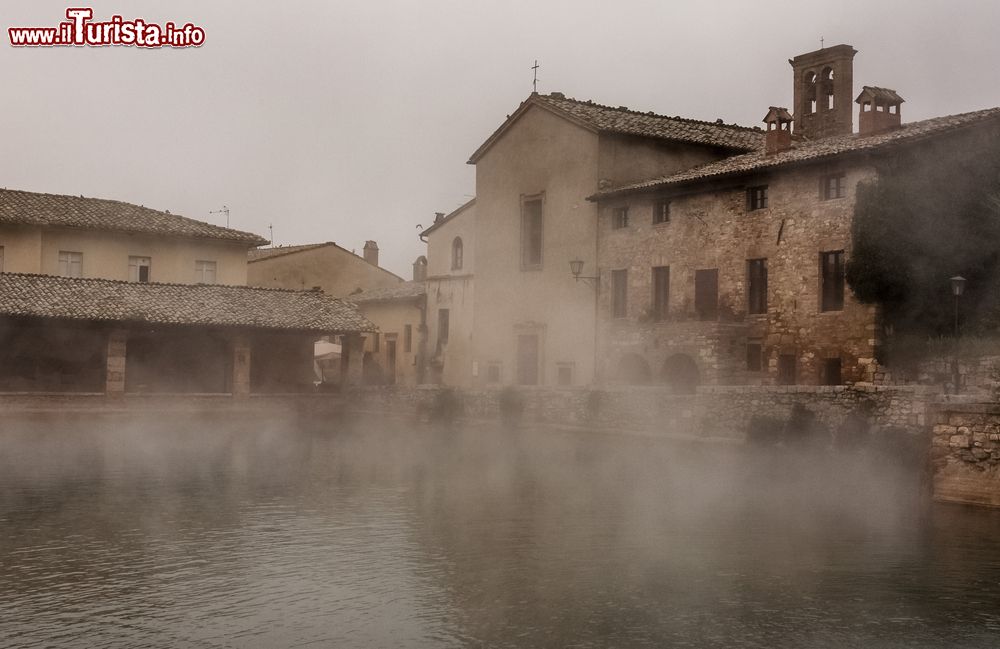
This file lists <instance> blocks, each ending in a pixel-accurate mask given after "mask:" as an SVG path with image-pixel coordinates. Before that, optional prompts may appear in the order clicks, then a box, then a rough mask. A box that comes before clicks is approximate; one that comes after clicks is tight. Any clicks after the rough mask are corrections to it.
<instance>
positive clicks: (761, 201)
mask: <svg viewBox="0 0 1000 649" xmlns="http://www.w3.org/2000/svg"><path fill="white" fill-rule="evenodd" d="M766 207H767V185H757V186H756V187H750V188H749V189H747V210H748V211H750V212H752V211H754V210H762V209H765V208H766Z"/></svg>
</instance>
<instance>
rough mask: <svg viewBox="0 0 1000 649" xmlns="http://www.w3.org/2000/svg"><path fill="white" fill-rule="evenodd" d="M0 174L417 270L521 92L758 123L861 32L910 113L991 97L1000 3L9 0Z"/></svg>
mask: <svg viewBox="0 0 1000 649" xmlns="http://www.w3.org/2000/svg"><path fill="white" fill-rule="evenodd" d="M0 2H2V7H3V11H2V13H0V21H2V27H3V43H2V44H0V88H3V94H2V97H3V108H2V115H3V119H2V120H0V129H2V131H0V132H2V138H3V147H4V148H3V150H4V153H5V155H3V156H0V186H6V187H9V188H17V189H26V190H31V191H45V192H52V193H65V194H84V195H87V196H98V197H103V198H115V199H120V200H125V201H130V202H135V203H141V204H145V205H147V206H150V207H155V208H159V209H169V210H171V211H172V212H175V213H180V214H184V215H185V216H190V217H192V218H197V219H202V220H207V221H212V222H215V223H224V220H222V219H223V217H221V215H211V214H209V211H211V210H217V209H219V208H221V207H222V205H223V204H226V205H228V206H229V207H230V209H231V210H232V226H233V227H237V228H240V229H244V230H250V231H253V232H257V233H259V234H262V235H263V236H265V237H266V236H268V229H267V226H268V224H270V223H273V224H274V238H275V243H278V244H291V243H306V242H312V241H328V240H329V241H336V242H337V243H339V244H341V245H343V246H344V247H346V248H348V249H357V251H358V252H360V251H361V247H362V245H363V243H364V241H365V239H375V240H377V241H378V243H379V246H380V248H381V249H382V260H383V265H385V266H387V267H388V268H389V269H390V270H393V271H395V272H397V273H399V274H402V275H404V276H406V277H408V276H409V267H410V262H412V260H413V259H414V258H415V257H416V256H417V255H418V254H421V253H422V252H423V247H422V244H420V242H419V241H418V240H417V238H416V229H415V226H416V224H418V223H422V224H424V225H427V224H428V223H430V221H431V220H432V219H433V213H434V212H435V211H450V210H451V209H454V208H455V207H457V206H458V205H460V204H461V203H463V202H465V201H466V200H468V197H469V196H471V195H472V193H473V192H474V186H475V175H474V169H473V167H471V166H469V165H466V164H465V161H466V160H467V159H468V156H469V154H471V153H472V152H473V151H474V150H475V149H476V147H477V146H478V145H479V144H480V143H481V142H482V141H483V140H484V139H486V137H487V136H488V135H489V134H490V133H491V132H492V131H493V130H494V129H495V128H496V127H497V126H498V125H499V124H500V122H501V121H502V120H503V119H504V117H505V116H506V115H507V114H508V113H510V112H512V111H513V110H514V109H515V108H516V107H517V105H518V103H519V102H520V101H522V100H523V99H524V98H525V97H526V96H527V95H528V94H529V93H530V91H531V70H530V69H529V68H530V66H531V64H532V61H533V60H534V59H535V58H537V59H538V60H539V62H540V65H541V66H542V67H541V69H540V70H539V77H540V82H539V91H541V92H551V91H553V90H559V91H562V92H564V93H566V94H567V95H568V96H571V97H577V98H580V99H594V100H595V101H598V102H600V103H605V104H610V105H614V106H618V105H625V106H629V107H631V108H635V109H639V110H643V111H645V110H654V111H657V112H660V113H664V114H668V115H682V116H685V117H694V118H699V119H715V118H718V117H721V118H723V119H724V120H726V121H727V122H734V121H735V122H739V123H741V124H746V125H751V126H752V125H756V124H758V123H759V121H760V119H761V118H762V117H763V115H764V113H765V112H766V110H767V107H768V106H769V105H775V104H777V105H785V106H788V105H790V104H791V68H790V67H789V65H788V63H787V62H786V61H787V59H788V58H791V57H792V56H795V55H796V54H800V53H803V52H807V51H811V50H814V49H817V48H818V47H819V43H820V40H819V39H820V37H823V38H825V39H826V44H827V45H833V44H837V43H849V44H851V45H853V46H854V47H855V48H856V49H857V50H858V51H859V53H858V55H857V57H856V58H855V73H854V82H855V87H856V89H860V87H861V85H863V84H869V85H881V86H887V87H890V88H895V89H896V90H898V91H899V93H900V94H901V95H902V96H903V97H904V98H905V99H906V100H907V103H906V104H904V105H903V119H904V121H912V120H916V119H923V118H926V117H933V116H935V115H943V114H948V113H957V112H964V111H968V110H975V109H978V108H985V107H990V106H1000V69H998V66H997V63H998V62H1000V39H998V38H997V37H996V29H997V26H998V25H1000V2H997V1H996V0H964V1H958V0H952V1H951V2H937V1H934V2H928V1H922V0H920V1H913V0H910V1H904V2H875V1H873V0H867V1H858V0H839V1H837V2H831V1H828V2H814V1H812V0H808V1H806V0H799V1H797V2H794V3H756V2H736V1H730V2H708V1H702V2H687V1H683V2H682V1H667V0H660V1H659V2H652V1H646V2H641V1H617V2H608V1H605V2H592V1H589V0H574V1H572V2H570V1H566V2H563V1H560V2H542V1H536V2H524V1H519V0H515V1H508V2H491V3H480V2H471V1H466V2H461V1H449V0H423V1H413V2H381V3H378V2H350V3H348V2H320V1H318V0H310V1H297V2H281V3H278V2H270V3H247V2H228V1H215V2H205V1H204V0H200V1H187V0H172V1H171V2H146V1H136V0H117V1H116V2H105V1H95V2H93V3H92V4H91V5H89V6H93V7H94V11H95V19H108V18H110V16H111V15H112V14H114V13H119V14H122V15H123V16H124V17H125V18H126V19H132V18H137V17H138V18H143V19H146V20H148V21H151V22H158V23H164V22H167V21H170V20H172V21H175V22H177V23H185V22H188V21H190V22H193V23H195V24H198V25H201V26H202V27H204V28H205V31H206V37H207V40H206V44H205V45H204V46H203V47H201V48H195V49H190V50H167V49H164V50H152V51H143V50H140V49H138V48H126V47H112V48H81V49H77V48H53V49H43V48H26V49H14V48H12V47H10V45H9V42H8V41H7V36H6V29H7V27H10V26H35V25H38V26H50V25H52V26H54V25H56V24H57V23H58V22H59V21H60V20H62V19H63V16H64V12H65V10H66V7H67V6H80V5H84V6H88V4H87V3H80V2H68V0H67V1H64V2H52V1H50V0H31V1H26V2H11V1H9V0H0Z"/></svg>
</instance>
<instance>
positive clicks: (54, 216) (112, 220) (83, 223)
mask: <svg viewBox="0 0 1000 649" xmlns="http://www.w3.org/2000/svg"><path fill="white" fill-rule="evenodd" d="M2 223H11V224H24V225H38V226H61V227H67V228H88V229H94V230H112V231H121V232H135V233H142V234H153V235H167V236H176V237H195V238H199V239H202V238H203V239H221V240H226V241H236V242H240V243H245V244H247V245H249V246H260V245H263V244H265V243H267V240H266V239H264V238H263V237H260V236H258V235H256V234H253V233H250V232H243V231H241V230H233V229H231V228H223V227H221V226H218V225H212V224H211V223H205V222H203V221H195V220H194V219H189V218H187V217H184V216H179V215H177V214H171V213H170V212H161V211H159V210H154V209H150V208H148V207H143V206H140V205H133V204H131V203H123V202H121V201H113V200H108V199H104V198H84V197H83V196H64V195H61V194H38V193H35V192H25V191H20V190H15V189H0V224H2Z"/></svg>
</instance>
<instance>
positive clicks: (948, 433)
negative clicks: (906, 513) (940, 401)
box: [931, 403, 1000, 507]
mask: <svg viewBox="0 0 1000 649" xmlns="http://www.w3.org/2000/svg"><path fill="white" fill-rule="evenodd" d="M933 435H934V436H933V438H932V441H931V460H932V463H933V467H934V497H935V499H937V500H941V501H945V502H958V503H968V504H980V505H991V506H994V507H1000V404H996V403H993V404H945V405H944V406H942V408H941V411H940V413H939V414H938V417H937V423H936V425H935V426H934V429H933Z"/></svg>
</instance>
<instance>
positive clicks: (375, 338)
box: [372, 331, 382, 354]
mask: <svg viewBox="0 0 1000 649" xmlns="http://www.w3.org/2000/svg"><path fill="white" fill-rule="evenodd" d="M381 350H382V334H380V333H379V332H377V331H376V332H375V333H373V334H372V353H374V354H377V353H379V352H380V351H381Z"/></svg>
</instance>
